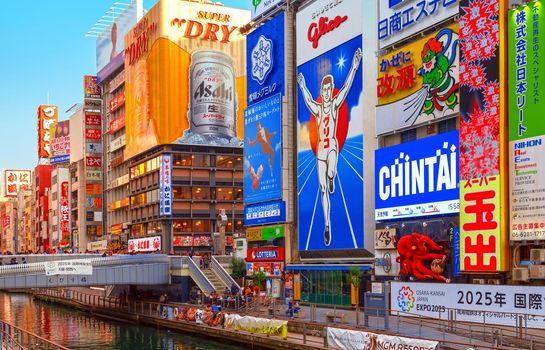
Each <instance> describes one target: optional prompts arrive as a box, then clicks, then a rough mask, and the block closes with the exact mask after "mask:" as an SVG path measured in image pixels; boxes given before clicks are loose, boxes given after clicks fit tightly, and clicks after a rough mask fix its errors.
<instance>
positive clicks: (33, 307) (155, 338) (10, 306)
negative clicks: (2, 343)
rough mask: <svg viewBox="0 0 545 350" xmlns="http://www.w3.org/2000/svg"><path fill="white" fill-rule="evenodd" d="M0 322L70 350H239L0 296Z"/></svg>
mask: <svg viewBox="0 0 545 350" xmlns="http://www.w3.org/2000/svg"><path fill="white" fill-rule="evenodd" d="M0 319H2V320H5V321H6V322H9V323H11V324H14V325H16V326H18V327H20V328H23V329H26V330H29V331H31V332H34V333H35V334H37V335H39V336H41V337H44V338H47V339H50V340H52V341H54V342H56V343H58V344H61V345H63V346H66V347H68V348H69V349H71V350H97V349H115V350H117V349H119V350H209V349H210V350H211V349H225V350H239V349H243V348H242V347H238V346H233V345H228V344H225V343H218V342H214V341H209V340H205V339H204V337H203V338H201V337H195V336H190V335H186V334H180V333H174V332H170V331H166V330H159V329H156V328H152V327H146V326H141V325H130V324H127V323H119V322H114V321H109V320H104V319H101V318H97V317H94V316H91V315H89V314H86V313H84V312H80V311H77V310H73V309H70V308H67V307H63V306H58V305H53V304H49V303H44V302H41V301H37V300H32V298H31V296H30V295H27V294H17V293H5V292H0Z"/></svg>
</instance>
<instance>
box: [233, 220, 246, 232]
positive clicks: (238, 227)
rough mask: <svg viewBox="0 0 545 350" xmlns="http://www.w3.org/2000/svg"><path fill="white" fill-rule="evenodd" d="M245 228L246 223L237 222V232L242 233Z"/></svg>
mask: <svg viewBox="0 0 545 350" xmlns="http://www.w3.org/2000/svg"><path fill="white" fill-rule="evenodd" d="M243 228H244V222H243V221H242V220H235V232H239V231H242V229H243Z"/></svg>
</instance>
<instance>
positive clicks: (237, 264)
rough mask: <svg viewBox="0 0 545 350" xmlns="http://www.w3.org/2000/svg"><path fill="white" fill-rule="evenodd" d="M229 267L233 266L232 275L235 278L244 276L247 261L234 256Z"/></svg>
mask: <svg viewBox="0 0 545 350" xmlns="http://www.w3.org/2000/svg"><path fill="white" fill-rule="evenodd" d="M229 267H230V268H231V276H233V278H235V279H239V278H242V277H244V276H245V275H246V263H245V262H244V259H242V258H237V257H235V256H234V257H233V259H231V262H230V263H229Z"/></svg>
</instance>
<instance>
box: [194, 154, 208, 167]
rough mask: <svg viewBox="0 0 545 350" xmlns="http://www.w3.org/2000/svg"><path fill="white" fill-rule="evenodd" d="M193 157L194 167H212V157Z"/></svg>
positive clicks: (206, 155)
mask: <svg viewBox="0 0 545 350" xmlns="http://www.w3.org/2000/svg"><path fill="white" fill-rule="evenodd" d="M192 157H193V166H195V167H209V166H210V155H208V154H194V155H193V156H192Z"/></svg>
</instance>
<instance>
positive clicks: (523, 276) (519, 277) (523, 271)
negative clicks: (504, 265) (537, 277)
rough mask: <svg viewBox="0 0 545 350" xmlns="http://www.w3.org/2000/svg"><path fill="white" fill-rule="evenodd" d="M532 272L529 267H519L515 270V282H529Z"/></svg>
mask: <svg viewBox="0 0 545 350" xmlns="http://www.w3.org/2000/svg"><path fill="white" fill-rule="evenodd" d="M529 278H530V271H529V270H528V268H527V267H517V268H514V269H513V281H519V282H528V279H529Z"/></svg>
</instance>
